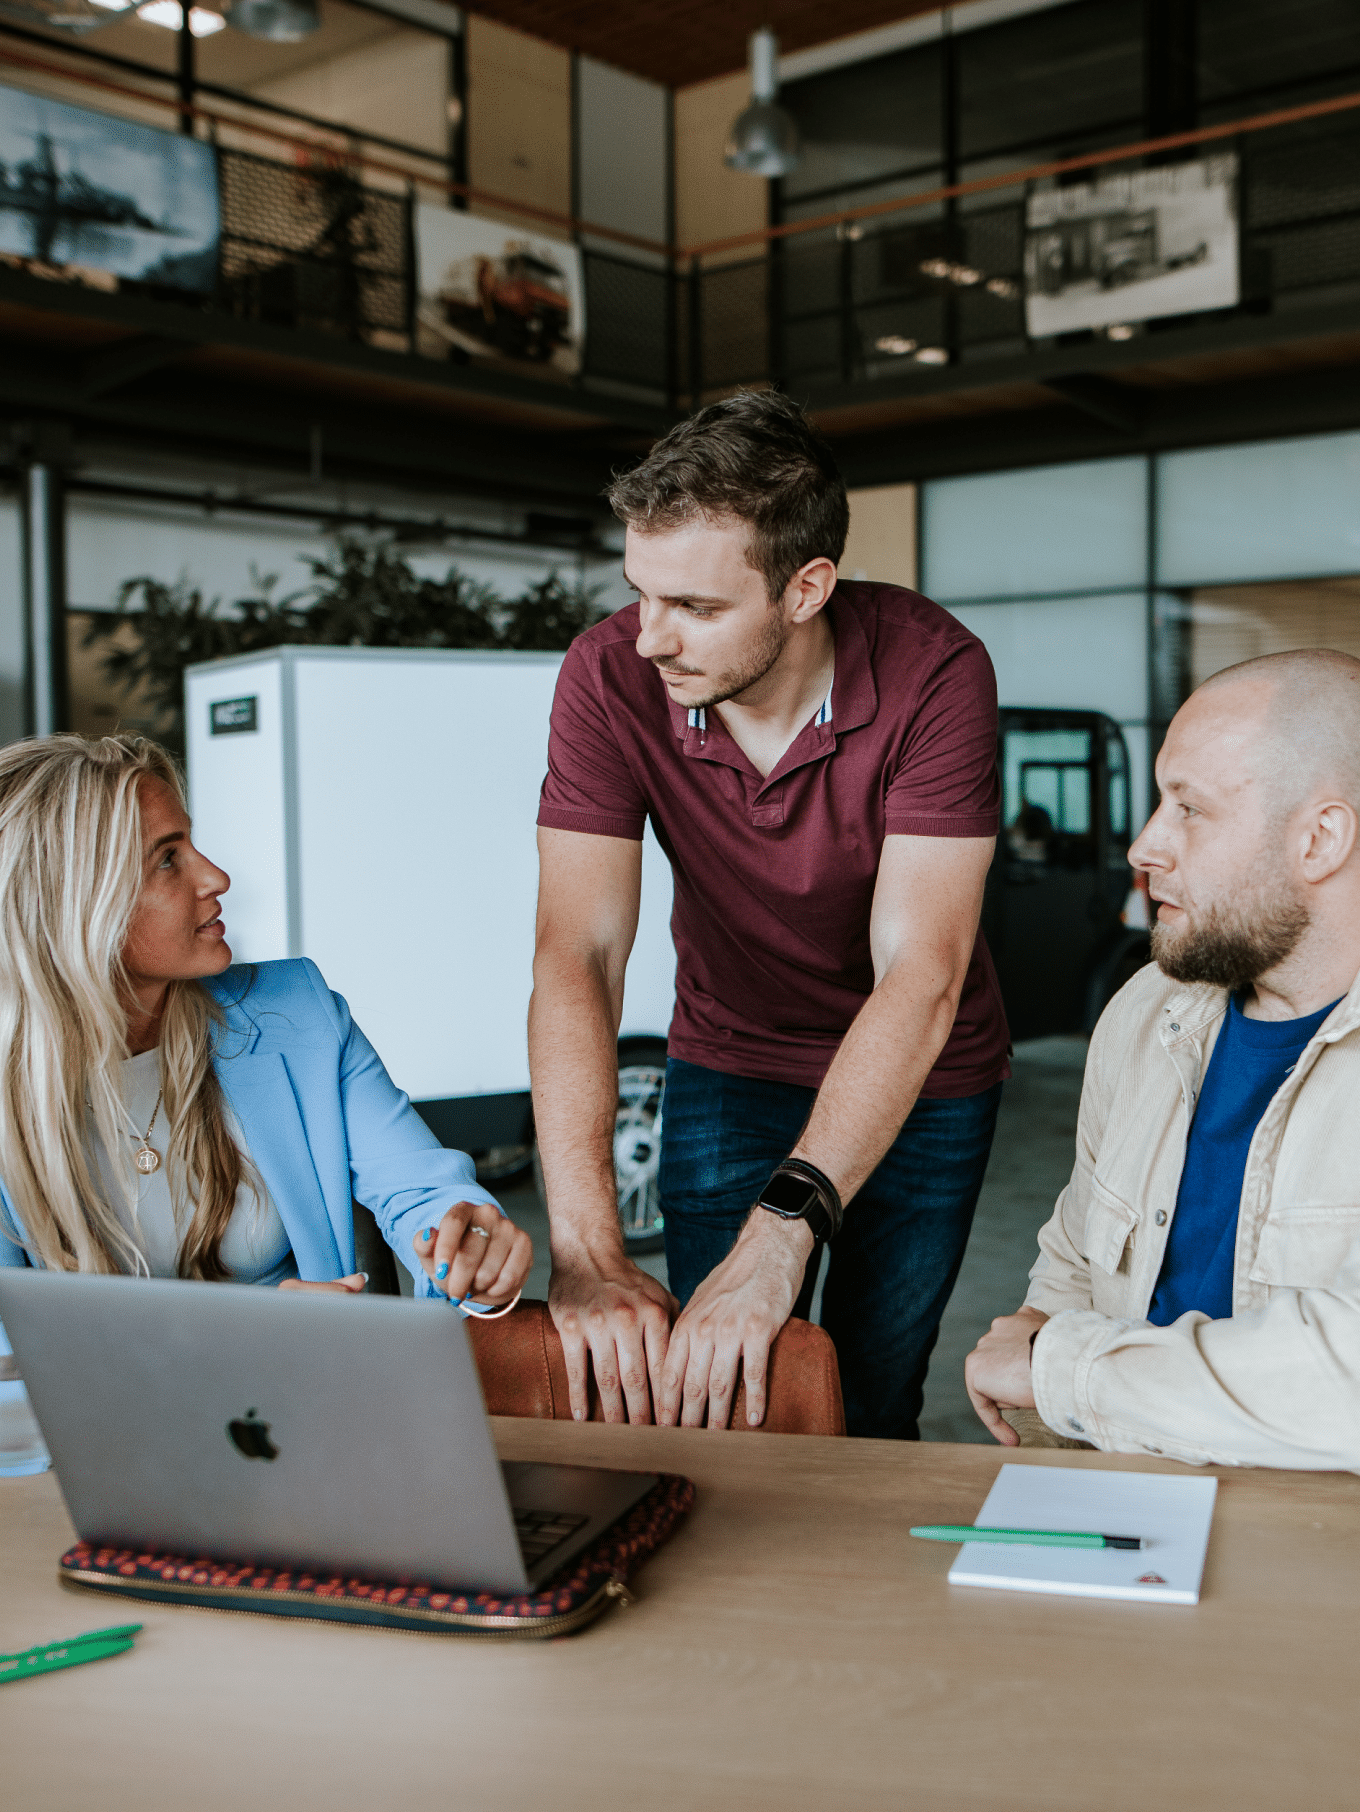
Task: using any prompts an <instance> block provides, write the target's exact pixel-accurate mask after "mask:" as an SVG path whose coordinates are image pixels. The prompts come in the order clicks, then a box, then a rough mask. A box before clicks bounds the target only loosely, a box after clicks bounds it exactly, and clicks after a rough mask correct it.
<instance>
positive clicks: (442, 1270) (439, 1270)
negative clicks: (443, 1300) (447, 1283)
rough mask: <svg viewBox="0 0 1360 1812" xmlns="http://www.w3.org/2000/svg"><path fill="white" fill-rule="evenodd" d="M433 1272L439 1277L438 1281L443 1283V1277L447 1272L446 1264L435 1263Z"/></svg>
mask: <svg viewBox="0 0 1360 1812" xmlns="http://www.w3.org/2000/svg"><path fill="white" fill-rule="evenodd" d="M434 1274H435V1276H436V1277H437V1278H438V1279H439V1281H440V1283H443V1281H444V1279H445V1278H446V1277H447V1276H448V1274H449V1267H448V1266H447V1265H436V1266H435V1268H434Z"/></svg>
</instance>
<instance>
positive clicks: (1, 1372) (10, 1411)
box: [0, 1327, 52, 1479]
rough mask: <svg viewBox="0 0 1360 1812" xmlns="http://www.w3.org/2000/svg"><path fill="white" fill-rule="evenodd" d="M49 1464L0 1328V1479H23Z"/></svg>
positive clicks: (8, 1345)
mask: <svg viewBox="0 0 1360 1812" xmlns="http://www.w3.org/2000/svg"><path fill="white" fill-rule="evenodd" d="M51 1464H52V1461H51V1459H50V1457H49V1455H48V1452H47V1446H46V1444H45V1442H44V1441H43V1438H42V1430H41V1429H40V1428H39V1427H38V1423H37V1419H36V1417H35V1416H34V1414H33V1410H32V1407H31V1405H30V1404H29V1401H28V1392H27V1391H26V1390H25V1389H24V1381H23V1379H22V1378H21V1377H20V1376H19V1366H18V1362H17V1361H16V1359H15V1357H14V1353H13V1351H12V1350H11V1348H10V1344H9V1341H8V1340H7V1339H6V1338H5V1330H4V1328H3V1327H0V1478H5V1479H21V1478H27V1477H28V1476H29V1474H30V1473H34V1472H46V1471H47V1468H48V1467H49V1466H50V1465H51Z"/></svg>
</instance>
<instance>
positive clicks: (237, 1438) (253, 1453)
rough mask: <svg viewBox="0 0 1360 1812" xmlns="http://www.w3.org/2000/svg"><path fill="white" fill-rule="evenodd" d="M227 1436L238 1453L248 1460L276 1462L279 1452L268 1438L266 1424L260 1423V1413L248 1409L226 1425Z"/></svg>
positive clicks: (267, 1425) (267, 1426)
mask: <svg viewBox="0 0 1360 1812" xmlns="http://www.w3.org/2000/svg"><path fill="white" fill-rule="evenodd" d="M227 1435H228V1438H229V1439H230V1441H231V1444H232V1446H233V1447H234V1448H235V1449H236V1451H237V1452H238V1453H243V1454H244V1455H245V1456H246V1458H247V1459H248V1460H276V1459H278V1457H279V1450H278V1448H277V1447H276V1446H275V1445H274V1443H273V1442H272V1441H271V1440H270V1438H269V1424H268V1422H261V1421H260V1412H259V1411H258V1410H256V1409H248V1410H247V1411H246V1413H245V1414H244V1415H243V1416H237V1417H235V1418H234V1420H232V1421H230V1422H228V1423H227Z"/></svg>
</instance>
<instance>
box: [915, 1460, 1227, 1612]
mask: <svg viewBox="0 0 1360 1812" xmlns="http://www.w3.org/2000/svg"><path fill="white" fill-rule="evenodd" d="M1217 1490H1218V1480H1217V1479H1212V1478H1202V1477H1194V1476H1189V1475H1184V1476H1183V1475H1181V1474H1175V1475H1172V1476H1168V1475H1167V1474H1165V1473H1157V1472H1096V1471H1087V1470H1086V1469H1085V1468H1078V1467H1075V1466H1019V1465H1008V1466H1003V1467H1002V1468H1001V1471H1000V1472H999V1473H998V1474H997V1478H996V1483H995V1484H994V1485H993V1486H992V1488H991V1490H990V1491H989V1492H988V1493H987V1500H986V1502H985V1503H984V1504H983V1506H982V1508H981V1510H979V1511H978V1514H977V1517H976V1519H975V1520H976V1521H977V1522H978V1523H979V1524H981V1525H984V1526H987V1527H990V1528H994V1529H1061V1530H1072V1531H1085V1530H1089V1531H1092V1532H1094V1533H1097V1534H1100V1535H1141V1536H1142V1537H1143V1539H1144V1540H1145V1541H1148V1542H1151V1544H1152V1545H1151V1546H1150V1547H1144V1548H1141V1549H1138V1548H1024V1547H1002V1546H998V1545H997V1544H995V1543H990V1542H965V1543H964V1545H963V1547H962V1548H960V1550H959V1554H958V1558H957V1560H955V1562H954V1564H953V1566H952V1567H951V1568H950V1569H949V1583H950V1585H975V1586H991V1587H994V1588H996V1589H998V1590H1000V1591H1003V1592H1058V1593H1063V1594H1066V1595H1068V1596H1071V1597H1077V1598H1134V1599H1140V1600H1145V1601H1148V1602H1151V1603H1155V1604H1198V1603H1199V1587H1200V1577H1201V1575H1202V1574H1203V1572H1204V1555H1205V1550H1206V1549H1207V1548H1208V1545H1209V1526H1210V1524H1211V1522H1212V1521H1213V1514H1214V1495H1215V1493H1216V1491H1217Z"/></svg>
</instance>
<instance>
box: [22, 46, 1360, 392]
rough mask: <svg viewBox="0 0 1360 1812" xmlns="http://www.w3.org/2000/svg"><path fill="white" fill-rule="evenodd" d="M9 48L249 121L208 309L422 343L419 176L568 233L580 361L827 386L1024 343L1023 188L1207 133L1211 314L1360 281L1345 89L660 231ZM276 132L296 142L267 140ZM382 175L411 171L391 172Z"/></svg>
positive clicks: (1357, 104)
mask: <svg viewBox="0 0 1360 1812" xmlns="http://www.w3.org/2000/svg"><path fill="white" fill-rule="evenodd" d="M5 63H9V64H11V65H14V66H17V67H21V68H27V69H28V70H30V71H31V72H37V73H41V72H46V73H48V74H56V75H60V76H61V77H62V78H63V80H65V81H70V80H73V79H75V80H79V81H81V82H82V83H85V84H86V85H88V86H90V87H92V88H94V89H97V90H100V91H102V92H103V93H104V94H120V95H123V96H125V97H131V98H133V99H135V100H136V101H137V102H138V103H140V104H145V102H146V101H147V100H149V99H159V104H161V105H163V106H165V107H167V108H168V109H170V110H172V111H173V112H175V113H176V114H186V112H187V114H188V115H190V116H192V119H193V121H194V122H195V124H196V126H197V127H198V129H200V130H206V131H208V132H209V133H211V134H213V135H217V134H218V133H219V132H220V131H226V130H227V129H229V130H230V133H231V135H233V136H236V137H238V138H239V137H240V136H241V135H242V134H254V135H255V136H256V138H257V140H258V141H259V142H261V143H264V144H267V145H268V146H269V149H270V150H271V151H273V152H274V153H275V154H274V155H272V156H269V155H262V154H260V153H259V152H256V151H246V150H242V149H238V148H235V147H234V146H229V145H227V144H221V143H219V147H218V160H219V171H220V192H221V203H222V242H221V243H222V251H221V263H220V277H219V282H218V285H217V289H216V292H215V294H214V295H213V296H212V298H210V300H209V301H208V304H207V306H208V307H209V308H211V309H214V310H217V311H221V312H224V313H226V314H229V315H231V316H233V317H235V318H237V319H247V320H258V321H263V322H269V323H272V324H275V325H280V326H285V327H290V328H296V329H299V330H304V331H312V332H321V333H329V334H335V335H340V336H344V337H346V338H348V339H351V340H356V341H362V342H367V343H369V344H373V345H377V346H380V347H384V348H387V349H389V350H392V351H401V352H406V353H408V354H410V355H411V356H413V357H414V356H416V334H415V323H416V314H417V303H418V297H417V293H416V269H415V262H416V261H415V235H414V209H415V207H416V205H417V200H418V198H419V197H421V196H425V197H427V198H428V197H429V195H430V194H431V193H432V192H433V193H439V192H443V193H444V194H446V195H447V196H449V197H450V199H452V200H455V201H457V202H461V203H466V204H468V205H469V206H472V207H474V208H476V209H478V210H479V211H480V210H485V211H487V212H493V213H495V214H496V215H497V216H499V217H501V218H504V217H506V216H509V217H510V218H512V219H515V220H523V221H524V223H525V225H526V226H527V227H529V228H531V229H541V228H548V229H550V230H554V231H556V232H557V233H558V234H559V235H560V236H562V237H570V238H574V239H576V240H577V242H578V244H579V243H580V242H581V241H582V239H583V238H584V239H585V241H586V243H584V244H581V257H582V263H583V271H584V279H585V295H586V323H587V340H586V346H585V352H584V359H583V364H582V378H583V380H584V381H586V382H591V381H599V382H604V383H606V384H614V385H617V386H621V387H623V388H625V389H626V390H628V391H629V392H631V393H638V394H645V395H647V396H651V397H654V398H656V399H658V400H662V401H666V402H669V403H671V404H672V405H679V404H686V403H689V402H691V401H692V400H693V399H696V398H699V397H702V396H707V395H711V394H714V393H718V392H721V391H724V390H728V389H731V388H733V387H734V386H737V385H740V384H749V383H761V382H769V381H773V382H776V383H781V384H784V385H788V386H792V387H793V388H794V389H795V390H797V389H800V388H803V387H815V388H817V389H819V390H823V391H824V390H825V389H826V388H828V387H831V388H834V387H835V386H836V385H837V384H844V385H851V384H855V385H860V384H864V383H868V384H870V385H872V383H873V382H874V381H875V380H877V379H879V378H880V377H883V376H885V375H887V374H888V373H892V374H893V375H894V376H900V374H901V373H902V371H903V370H904V369H905V368H907V367H908V365H909V363H910V362H915V363H917V364H919V365H926V366H930V365H935V366H941V365H959V364H965V363H968V364H973V363H976V364H978V365H982V364H984V363H985V361H986V360H987V359H989V358H999V357H1007V356H1010V357H1018V358H1020V359H1023V357H1024V355H1025V353H1026V352H1027V351H1029V350H1031V349H1032V342H1030V341H1029V340H1028V338H1027V336H1026V327H1025V306H1024V244H1025V209H1026V198H1027V195H1028V193H1029V191H1030V189H1031V187H1032V186H1033V185H1034V184H1035V183H1039V182H1047V181H1052V180H1059V181H1060V180H1063V179H1067V178H1072V177H1076V176H1078V175H1088V176H1089V175H1093V174H1095V173H1097V172H1099V171H1100V170H1102V169H1107V168H1109V167H1110V166H1114V165H1120V166H1123V167H1125V168H1134V169H1136V168H1139V167H1146V166H1148V165H1150V164H1155V163H1165V162H1168V161H1172V160H1173V159H1174V158H1176V157H1177V156H1178V155H1179V156H1184V155H1193V154H1194V153H1195V152H1196V151H1197V150H1198V149H1200V148H1201V147H1204V146H1221V147H1222V148H1224V149H1233V150H1235V151H1236V152H1237V155H1238V159H1239V231H1240V245H1241V275H1242V292H1241V300H1240V302H1239V303H1238V304H1237V307H1236V309H1235V310H1229V311H1218V313H1217V315H1216V318H1222V316H1223V315H1224V314H1231V313H1237V314H1245V315H1250V314H1253V313H1256V314H1261V313H1267V312H1269V311H1271V310H1272V309H1274V308H1276V307H1277V306H1281V307H1288V306H1290V305H1291V304H1295V303H1297V302H1299V301H1302V300H1304V299H1305V298H1306V297H1308V296H1309V295H1310V294H1311V295H1313V296H1316V297H1320V298H1328V299H1339V298H1341V297H1343V296H1347V295H1350V294H1354V295H1355V296H1356V297H1357V298H1360V111H1358V110H1360V94H1349V95H1342V96H1336V97H1333V98H1331V99H1328V100H1325V101H1317V102H1311V103H1308V104H1306V105H1303V106H1299V107H1293V108H1286V109H1277V110H1275V111H1273V112H1271V113H1268V114H1260V115H1256V116H1254V117H1252V118H1250V119H1246V120H1239V121H1233V122H1225V123H1220V124H1217V125H1214V126H1209V127H1203V128H1199V129H1197V130H1195V131H1191V132H1181V133H1176V134H1172V135H1168V136H1166V137H1162V138H1158V139H1153V140H1144V141H1141V142H1140V143H1138V144H1134V145H1124V146H1120V147H1114V148H1107V149H1104V150H1101V151H1096V152H1089V153H1086V154H1083V155H1082V156H1079V157H1069V158H1063V159H1056V160H1051V161H1049V162H1047V163H1044V164H1038V165H1031V166H1028V167H1026V168H1024V169H1021V170H1015V171H1010V172H1004V173H1001V174H999V175H993V176H989V177H986V178H981V179H978V180H975V181H971V182H964V183H955V184H952V185H947V186H941V187H938V188H936V189H932V190H929V191H925V192H917V193H915V194H912V195H907V196H902V197H897V198H892V199H888V200H880V201H877V202H874V203H871V204H866V205H864V206H861V207H858V208H850V209H844V210H841V211H839V212H837V213H834V214H828V215H824V216H820V217H817V218H813V219H810V220H801V221H796V222H790V223H787V224H784V225H780V226H775V227H772V228H767V229H763V230H761V231H759V232H751V233H746V234H741V235H736V236H733V237H729V238H727V239H723V240H717V241H710V242H706V243H704V244H699V245H691V246H682V247H672V246H664V245H661V244H658V243H656V242H653V241H651V240H647V239H644V238H642V237H640V236H638V235H630V234H627V233H620V232H617V231H613V230H610V229H606V228H602V227H598V226H595V225H592V224H590V223H588V222H583V221H579V220H572V219H568V218H567V217H565V216H559V215H555V214H552V213H551V212H550V211H548V210H545V209H541V208H531V207H527V206H524V205H522V204H520V203H517V202H515V201H513V200H510V199H507V198H505V197H502V196H496V195H490V194H486V193H485V192H482V191H478V190H475V189H472V188H470V187H469V186H468V185H466V184H460V183H455V182H451V181H449V180H448V179H447V177H446V176H445V175H443V174H440V173H439V172H438V170H437V168H436V166H438V165H439V162H440V160H439V159H438V158H437V157H435V156H434V155H433V154H424V153H421V152H419V151H418V150H417V149H416V148H414V147H410V148H405V149H404V150H403V157H402V161H400V162H398V161H396V160H395V158H394V156H393V155H392V154H391V151H390V149H389V150H383V148H382V147H379V151H378V152H375V151H374V150H373V149H372V148H371V147H370V146H368V145H366V144H365V143H364V142H363V140H362V137H361V136H360V135H355V134H349V133H347V132H346V130H345V129H343V128H340V127H335V128H334V129H332V131H331V133H330V135H329V136H328V137H316V136H312V137H303V136H300V134H299V131H298V128H297V126H296V125H295V124H292V123H283V122H276V123H274V124H269V123H266V122H264V121H262V120H261V119H259V118H258V117H255V116H252V117H251V118H249V119H245V118H242V117H239V116H231V115H227V114H224V113H223V112H222V111H221V110H220V109H216V110H214V109H210V108H205V107H202V106H198V105H194V106H193V107H188V108H186V103H184V102H182V101H180V100H178V99H172V98H169V97H165V96H160V97H157V96H154V95H151V94H148V93H145V92H141V91H138V90H134V89H132V88H129V87H128V85H127V82H126V81H125V80H120V81H114V80H112V79H110V78H109V77H107V76H94V75H92V74H90V73H89V72H88V71H82V70H73V68H72V67H70V66H69V65H59V64H56V63H53V62H52V60H51V58H50V57H40V56H38V55H36V54H34V53H31V52H29V51H20V50H16V49H15V48H14V46H13V45H12V44H8V43H4V44H0V67H3V65H4V64H5ZM162 79H163V78H162ZM285 148H286V150H287V151H288V153H289V154H290V155H291V157H292V160H293V161H292V162H283V161H280V158H279V156H278V152H279V151H280V150H283V149H285ZM422 157H424V158H425V160H426V161H425V163H424V165H423V166H422V165H421V163H420V159H421V158H422ZM394 177H395V178H400V179H401V184H402V185H404V187H400V186H399V187H396V188H394V187H393V186H392V179H393V178H394ZM383 181H386V182H387V184H388V186H387V187H385V188H384V187H382V186H379V185H380V183H381V182H383ZM600 242H603V243H604V244H606V245H609V246H611V247H612V248H614V249H611V250H609V251H604V250H601V249H600ZM743 253H745V254H747V255H745V256H743V255H742V254H743ZM180 299H181V300H183V299H184V298H180ZM192 305H193V306H195V307H199V308H201V307H203V306H204V303H203V302H202V300H201V299H198V298H195V299H194V300H193V304H192ZM1156 327H1157V324H1154V325H1153V328H1150V329H1149V332H1150V333H1151V332H1154V331H1155V330H1156ZM453 356H457V357H465V356H466V355H465V354H462V353H455V354H454V355H453ZM557 381H559V382H560V381H561V380H560V377H559V378H558V380H557Z"/></svg>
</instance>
